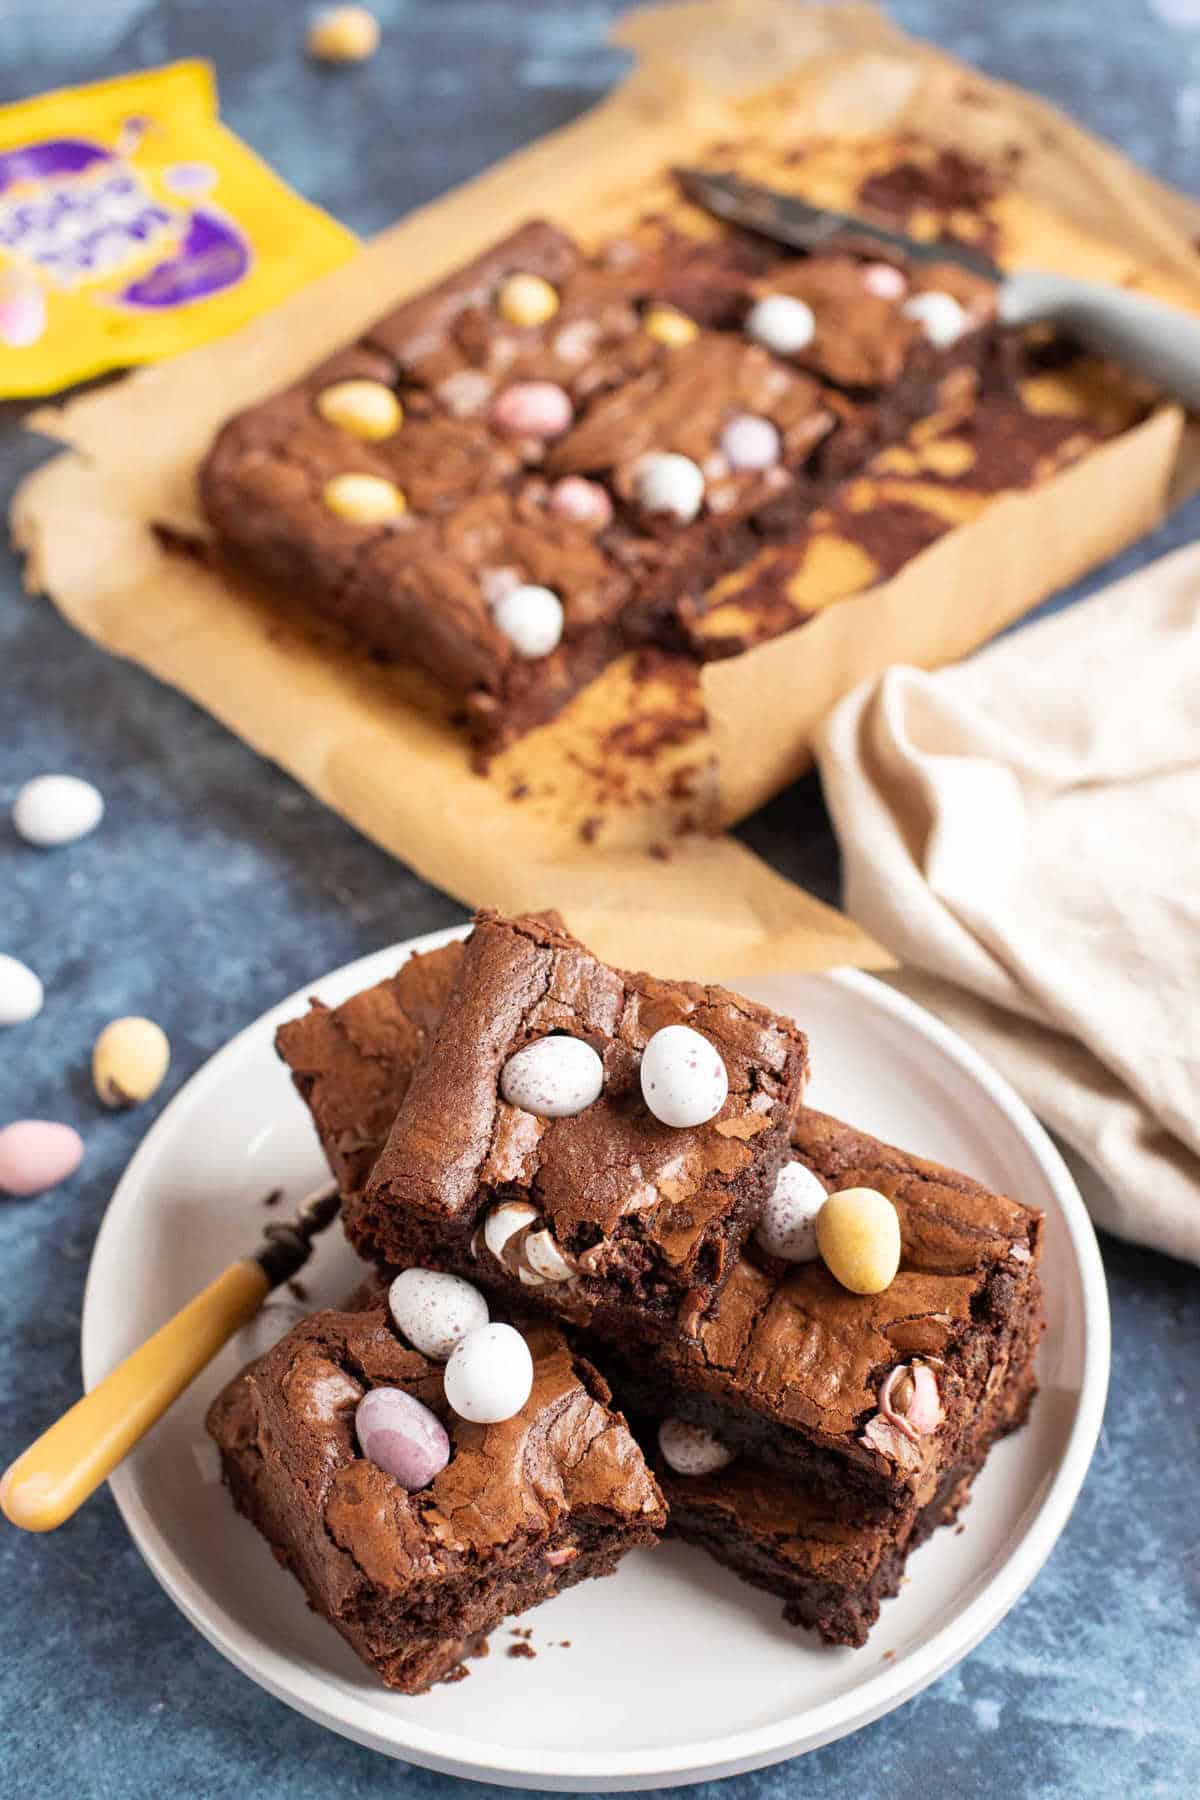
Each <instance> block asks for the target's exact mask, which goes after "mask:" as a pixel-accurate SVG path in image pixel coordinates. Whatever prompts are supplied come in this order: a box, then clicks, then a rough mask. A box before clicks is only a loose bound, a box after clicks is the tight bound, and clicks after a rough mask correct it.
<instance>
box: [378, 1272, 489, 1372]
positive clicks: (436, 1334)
mask: <svg viewBox="0 0 1200 1800" xmlns="http://www.w3.org/2000/svg"><path fill="white" fill-rule="evenodd" d="M388 1311H389V1312H390V1313H391V1315H392V1319H393V1321H394V1322H395V1325H396V1329H397V1330H398V1331H400V1332H403V1334H404V1336H405V1337H406V1338H407V1339H408V1341H409V1343H410V1344H412V1346H413V1347H414V1349H417V1350H419V1351H420V1352H421V1354H422V1355H423V1356H431V1357H432V1358H433V1360H434V1361H435V1362H445V1361H446V1359H447V1358H448V1357H449V1355H450V1353H451V1351H452V1350H453V1349H454V1346H455V1345H456V1344H458V1343H461V1342H462V1340H463V1338H465V1337H466V1335H467V1333H468V1332H469V1331H478V1330H479V1328H480V1326H481V1325H486V1324H487V1322H488V1306H487V1301H486V1300H485V1299H484V1297H483V1295H482V1294H481V1293H480V1292H479V1289H478V1288H477V1287H472V1285H471V1283H470V1282H469V1281H464V1280H463V1279H462V1277H461V1275H445V1274H443V1273H442V1272H441V1271H440V1270H437V1269H403V1270H402V1271H401V1272H400V1274H399V1275H397V1277H396V1279H395V1280H394V1281H393V1282H392V1285H391V1287H390V1288H389V1289H388Z"/></svg>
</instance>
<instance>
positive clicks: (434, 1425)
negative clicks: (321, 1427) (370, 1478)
mask: <svg viewBox="0 0 1200 1800" xmlns="http://www.w3.org/2000/svg"><path fill="white" fill-rule="evenodd" d="M354 1430H355V1432H356V1434H357V1436H358V1444H359V1448H360V1450H361V1451H362V1453H363V1455H364V1456H365V1457H366V1459H367V1461H368V1462H373V1463H374V1464H375V1466H376V1468H377V1469H382V1470H383V1472H384V1474H385V1475H391V1476H393V1477H394V1479H395V1480H396V1481H398V1482H399V1483H400V1486H401V1487H402V1488H406V1489H407V1490H408V1492H409V1493H410V1494H415V1493H417V1492H418V1491H419V1490H420V1489H421V1488H423V1487H428V1486H429V1483H430V1482H431V1481H432V1480H433V1478H434V1476H435V1475H440V1474H441V1472H442V1470H443V1469H444V1468H445V1466H446V1464H447V1463H448V1462H449V1461H450V1439H449V1437H448V1436H447V1435H446V1427H445V1426H444V1425H443V1424H442V1421H441V1420H440V1419H439V1418H438V1416H437V1414H436V1413H432V1412H430V1410H429V1408H428V1407H427V1406H425V1405H423V1404H422V1402H421V1401H420V1400H418V1399H417V1398H416V1397H415V1395H413V1394H406V1393H405V1392H404V1389H403V1388H394V1387H377V1388H371V1389H370V1391H369V1392H368V1393H365V1394H364V1395H363V1397H362V1399H361V1400H360V1401H359V1403H358V1406H357V1408H356V1409H355V1413H354Z"/></svg>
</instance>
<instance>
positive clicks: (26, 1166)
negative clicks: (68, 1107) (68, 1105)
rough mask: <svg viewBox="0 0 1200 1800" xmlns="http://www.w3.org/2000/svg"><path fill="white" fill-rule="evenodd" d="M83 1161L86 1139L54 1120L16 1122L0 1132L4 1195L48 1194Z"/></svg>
mask: <svg viewBox="0 0 1200 1800" xmlns="http://www.w3.org/2000/svg"><path fill="white" fill-rule="evenodd" d="M82 1161H83V1139H82V1138H81V1137H80V1135H79V1133H78V1132H77V1131H73V1130H72V1128H71V1127H70V1126H69V1125H59V1124H57V1123H56V1122H55V1121H54V1120H53V1119H16V1120H14V1122H13V1123H12V1124H11V1125H6V1126H5V1127H4V1129H3V1130H2V1131H0V1194H16V1195H18V1196H20V1197H21V1198H23V1199H26V1198H28V1197H29V1196H30V1195H31V1194H44V1193H45V1192H46V1190H47V1189H48V1188H52V1187H57V1186H58V1184H59V1182H60V1181H65V1180H66V1179H67V1177H68V1175H73V1174H74V1173H75V1171H76V1169H77V1168H78V1167H79V1165H80V1163H81V1162H82Z"/></svg>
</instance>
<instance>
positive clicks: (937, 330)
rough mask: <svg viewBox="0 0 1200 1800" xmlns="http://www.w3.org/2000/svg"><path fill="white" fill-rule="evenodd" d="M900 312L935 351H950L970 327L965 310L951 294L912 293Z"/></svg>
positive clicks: (937, 291)
mask: <svg viewBox="0 0 1200 1800" xmlns="http://www.w3.org/2000/svg"><path fill="white" fill-rule="evenodd" d="M900 310H901V312H902V313H903V314H904V316H905V317H906V318H908V319H916V321H917V323H918V324H919V325H920V327H921V329H922V331H924V333H925V336H926V337H927V338H928V339H929V342H930V343H931V344H932V345H933V347H934V349H935V350H949V348H950V346H951V345H952V344H956V343H957V342H958V340H959V338H960V337H962V336H963V334H964V332H966V331H969V330H970V327H971V321H970V319H969V318H968V317H967V313H966V310H965V308H964V307H962V306H960V305H959V303H958V301H957V300H956V299H955V298H954V295H953V294H944V293H942V292H941V290H940V289H937V288H930V289H927V290H926V292H925V293H923V294H913V295H912V297H911V299H908V300H906V301H905V302H904V305H903V306H902V307H901V309H900Z"/></svg>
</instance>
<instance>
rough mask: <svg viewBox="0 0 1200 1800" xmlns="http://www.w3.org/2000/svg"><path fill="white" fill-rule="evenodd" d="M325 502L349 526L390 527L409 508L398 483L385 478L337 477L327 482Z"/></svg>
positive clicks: (375, 476) (323, 492)
mask: <svg viewBox="0 0 1200 1800" xmlns="http://www.w3.org/2000/svg"><path fill="white" fill-rule="evenodd" d="M322 499H323V500H324V502H325V504H326V506H327V507H328V508H329V511H330V512H331V513H335V514H336V515H337V517H338V518H339V519H345V521H346V523H347V524H348V525H386V524H387V522H388V520H389V519H398V518H399V517H400V515H401V514H402V513H403V512H405V511H407V509H408V501H407V500H406V499H405V498H404V495H403V493H402V492H401V491H400V489H399V488H398V487H397V486H396V484H395V482H394V481H385V479H384V478H383V476H382V475H356V474H353V473H350V474H346V475H334V476H333V477H332V478H331V480H329V481H327V482H326V483H325V486H324V488H323V489H322Z"/></svg>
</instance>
